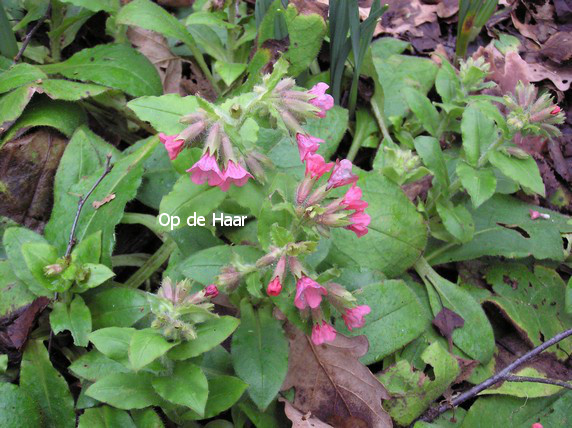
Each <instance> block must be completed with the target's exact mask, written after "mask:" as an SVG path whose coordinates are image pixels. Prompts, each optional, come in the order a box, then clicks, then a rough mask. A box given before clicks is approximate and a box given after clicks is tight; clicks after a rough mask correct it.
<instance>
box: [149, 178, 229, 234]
mask: <svg viewBox="0 0 572 428" xmlns="http://www.w3.org/2000/svg"><path fill="white" fill-rule="evenodd" d="M225 198H226V193H225V192H223V191H222V190H220V189H219V188H218V187H212V186H209V185H208V184H206V183H205V184H202V185H198V184H195V183H193V182H192V181H191V180H189V177H188V176H186V175H183V176H181V177H180V178H179V179H178V180H177V182H176V183H175V186H173V190H172V191H171V192H170V193H169V194H168V195H166V196H165V197H164V198H163V200H162V201H161V206H160V208H159V212H160V213H167V214H169V215H171V216H178V217H179V218H180V220H181V222H180V224H179V226H178V227H179V228H180V227H189V226H187V223H186V221H187V217H190V216H192V215H194V214H195V213H196V215H197V218H198V217H199V216H203V217H205V220H206V224H209V225H210V224H211V219H210V218H208V217H207V216H208V215H209V214H210V213H211V212H212V211H214V210H215V209H216V208H217V207H218V206H219V205H220V204H221V203H222V201H224V200H225ZM162 227H163V228H164V229H166V230H169V226H162Z"/></svg>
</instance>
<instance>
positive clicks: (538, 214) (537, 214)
mask: <svg viewBox="0 0 572 428" xmlns="http://www.w3.org/2000/svg"><path fill="white" fill-rule="evenodd" d="M529 212H530V218H531V220H536V219H537V218H544V219H549V218H550V214H544V213H541V212H538V211H535V210H529Z"/></svg>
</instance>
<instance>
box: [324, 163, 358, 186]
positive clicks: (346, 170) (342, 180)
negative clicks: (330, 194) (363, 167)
mask: <svg viewBox="0 0 572 428" xmlns="http://www.w3.org/2000/svg"><path fill="white" fill-rule="evenodd" d="M358 178H359V177H358V176H357V175H355V174H352V163H351V162H350V161H349V160H347V159H343V160H341V161H340V160H337V161H336V165H335V166H334V170H333V171H332V175H330V178H329V179H328V189H332V188H334V189H335V188H336V187H341V186H345V185H346V184H352V183H355V182H356V181H358Z"/></svg>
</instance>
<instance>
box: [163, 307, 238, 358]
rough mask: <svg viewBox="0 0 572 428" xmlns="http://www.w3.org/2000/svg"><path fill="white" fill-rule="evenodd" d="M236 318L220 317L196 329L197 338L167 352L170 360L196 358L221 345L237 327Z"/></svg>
mask: <svg viewBox="0 0 572 428" xmlns="http://www.w3.org/2000/svg"><path fill="white" fill-rule="evenodd" d="M239 323H240V321H239V320H238V319H237V318H233V317H229V316H222V317H220V318H215V319H212V320H208V321H206V322H204V323H202V324H199V325H198V326H197V327H196V333H197V338H196V339H193V340H188V341H185V342H183V343H181V344H179V345H177V346H175V347H174V348H173V349H171V350H170V351H169V354H168V357H169V358H171V359H172V360H186V359H187V358H192V357H197V356H199V355H201V354H203V353H205V352H207V351H209V350H211V349H212V348H214V347H215V346H216V345H218V344H219V343H221V342H222V341H223V340H225V339H226V338H227V337H229V336H230V335H231V334H232V333H233V331H234V330H236V328H237V327H238V324H239Z"/></svg>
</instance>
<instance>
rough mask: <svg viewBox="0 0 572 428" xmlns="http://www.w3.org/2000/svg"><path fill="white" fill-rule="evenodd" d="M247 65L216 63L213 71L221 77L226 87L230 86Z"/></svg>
mask: <svg viewBox="0 0 572 428" xmlns="http://www.w3.org/2000/svg"><path fill="white" fill-rule="evenodd" d="M246 67H247V65H246V64H241V63H233V62H226V61H217V62H216V63H215V66H214V69H215V71H216V72H217V73H218V74H219V76H220V77H221V79H222V81H223V82H224V83H225V85H226V86H230V85H232V84H233V83H234V81H235V80H236V79H238V78H239V77H240V75H241V74H242V73H244V71H245V70H246Z"/></svg>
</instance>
